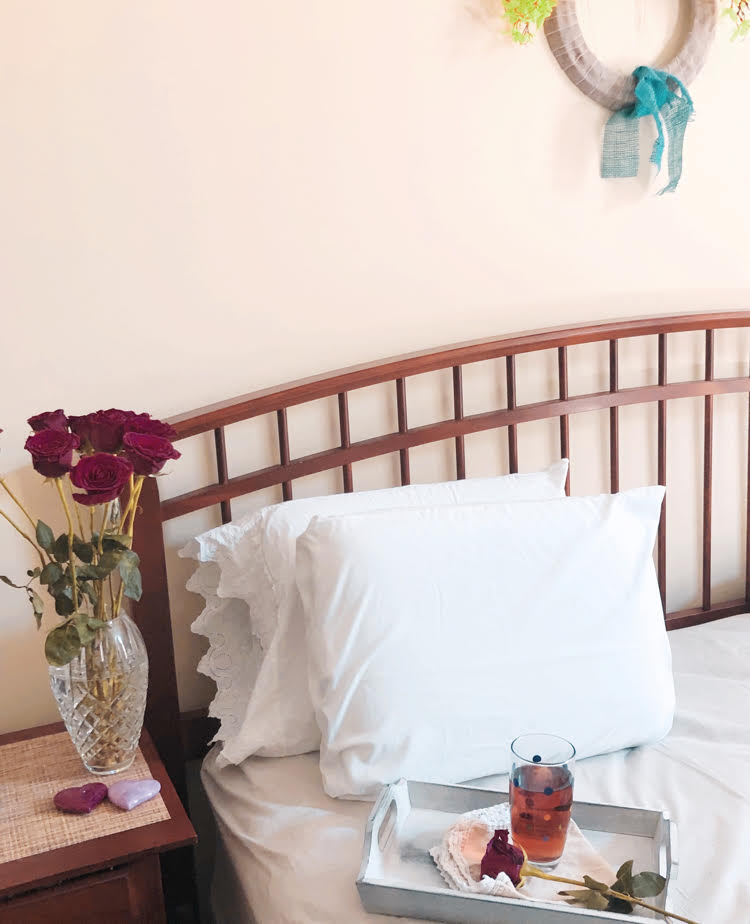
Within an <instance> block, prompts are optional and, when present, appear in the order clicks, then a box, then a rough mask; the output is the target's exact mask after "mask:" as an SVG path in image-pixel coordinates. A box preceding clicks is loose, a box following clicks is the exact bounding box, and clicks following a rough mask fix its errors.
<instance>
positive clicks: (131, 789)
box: [109, 780, 161, 812]
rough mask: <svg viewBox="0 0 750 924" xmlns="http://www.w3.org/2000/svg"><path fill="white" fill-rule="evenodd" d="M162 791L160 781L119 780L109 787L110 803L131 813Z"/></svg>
mask: <svg viewBox="0 0 750 924" xmlns="http://www.w3.org/2000/svg"><path fill="white" fill-rule="evenodd" d="M160 790H161V783H160V782H159V781H158V780H118V781H117V782H116V783H112V785H111V786H110V787H109V801H110V802H114V804H115V805H116V806H118V808H121V809H125V811H126V812H129V811H130V810H131V809H134V808H135V807H136V805H140V804H141V803H142V802H148V800H149V799H153V798H154V796H156V795H158V794H159V791H160Z"/></svg>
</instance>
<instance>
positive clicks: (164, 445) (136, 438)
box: [122, 433, 181, 475]
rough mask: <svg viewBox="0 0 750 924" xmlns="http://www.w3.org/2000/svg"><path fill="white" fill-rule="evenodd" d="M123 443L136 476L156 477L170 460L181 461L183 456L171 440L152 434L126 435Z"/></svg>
mask: <svg viewBox="0 0 750 924" xmlns="http://www.w3.org/2000/svg"><path fill="white" fill-rule="evenodd" d="M122 443H123V448H124V449H125V456H126V458H128V459H129V460H130V461H131V462H132V463H133V469H134V471H135V473H136V475H155V474H156V473H157V472H160V471H161V470H162V469H163V468H164V465H165V464H166V462H167V460H168V459H179V458H180V455H181V453H179V452H177V450H176V449H175V448H174V446H173V445H172V444H171V443H170V442H169V440H166V439H164V437H163V436H154V435H153V434H151V433H126V434H125V436H123V438H122Z"/></svg>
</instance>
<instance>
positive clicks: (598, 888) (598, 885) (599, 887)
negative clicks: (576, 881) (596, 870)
mask: <svg viewBox="0 0 750 924" xmlns="http://www.w3.org/2000/svg"><path fill="white" fill-rule="evenodd" d="M583 881H584V882H585V883H586V885H587V886H588V887H589V888H590V889H592V890H593V891H594V892H606V891H607V890H608V889H609V886H608V885H605V883H603V882H597V880H596V879H592V878H591V876H584V877H583Z"/></svg>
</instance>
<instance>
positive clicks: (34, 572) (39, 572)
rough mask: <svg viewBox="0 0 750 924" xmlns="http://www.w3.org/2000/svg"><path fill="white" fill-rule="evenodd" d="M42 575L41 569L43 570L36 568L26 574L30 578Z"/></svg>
mask: <svg viewBox="0 0 750 924" xmlns="http://www.w3.org/2000/svg"><path fill="white" fill-rule="evenodd" d="M41 573H42V569H41V568H34V570H33V571H27V572H26V574H27V575H28V576H29V577H30V578H35V577H39V575H40V574H41Z"/></svg>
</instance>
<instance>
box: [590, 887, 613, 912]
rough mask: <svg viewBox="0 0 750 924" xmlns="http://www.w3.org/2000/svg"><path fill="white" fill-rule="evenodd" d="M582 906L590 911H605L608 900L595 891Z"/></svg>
mask: <svg viewBox="0 0 750 924" xmlns="http://www.w3.org/2000/svg"><path fill="white" fill-rule="evenodd" d="M584 904H585V905H586V907H587V908H590V909H591V910H592V911H606V910H607V907H608V906H609V900H608V899H607V898H606V897H605V896H604V895H602V893H601V892H599V891H598V890H597V891H593V892H592V893H591V894H590V895H589V897H588V898H587V899H586V901H585V903H584Z"/></svg>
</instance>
